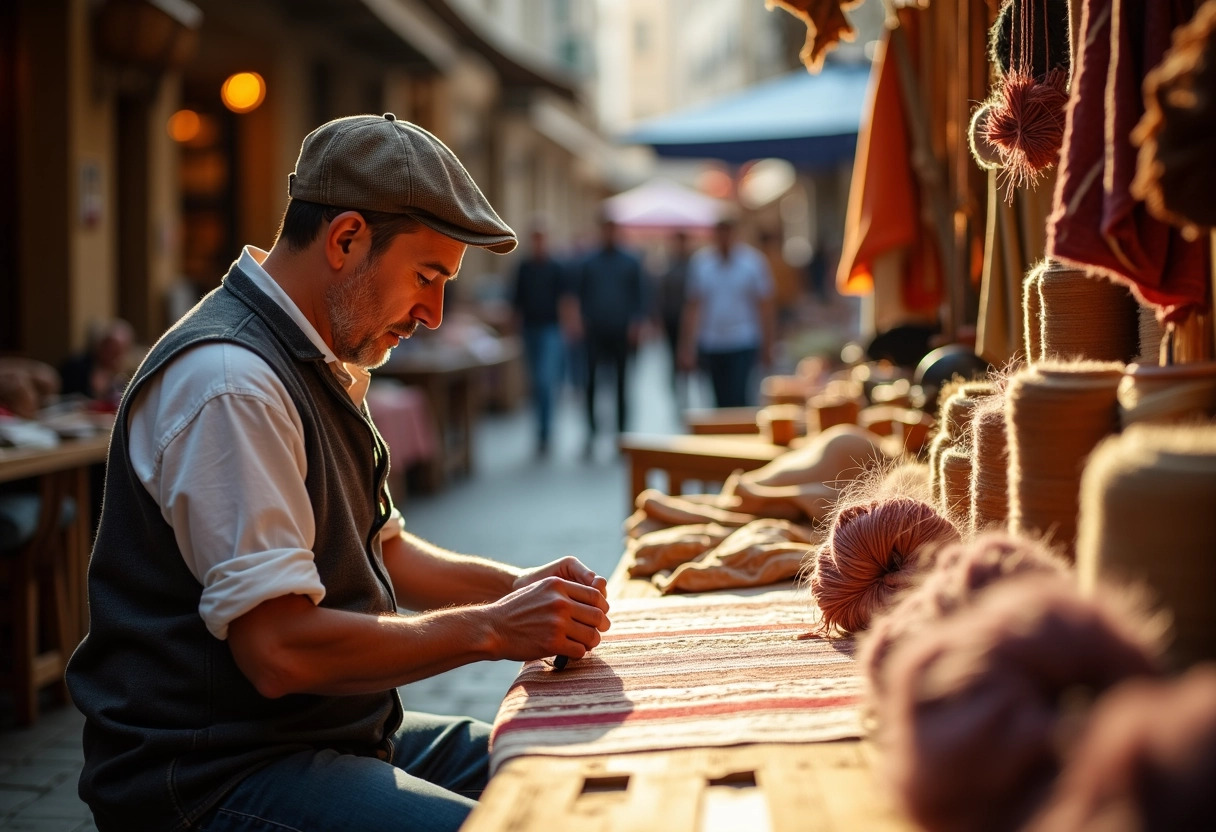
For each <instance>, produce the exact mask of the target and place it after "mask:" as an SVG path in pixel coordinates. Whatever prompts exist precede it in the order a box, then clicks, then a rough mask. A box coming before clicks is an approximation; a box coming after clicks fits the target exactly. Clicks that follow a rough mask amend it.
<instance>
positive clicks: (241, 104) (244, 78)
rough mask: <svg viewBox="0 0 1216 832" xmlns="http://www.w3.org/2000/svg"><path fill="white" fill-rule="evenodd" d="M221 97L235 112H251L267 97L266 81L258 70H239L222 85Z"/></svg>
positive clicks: (225, 104) (226, 105)
mask: <svg viewBox="0 0 1216 832" xmlns="http://www.w3.org/2000/svg"><path fill="white" fill-rule="evenodd" d="M220 98H222V99H223V101H224V106H225V107H227V108H228V109H229V110H232V112H234V113H251V112H253V111H254V110H256V109H257V108H258V107H259V106H261V104H262V101H263V100H265V98H266V81H265V80H263V78H262V76H261V75H258V74H257V73H256V72H237V73H235V74H233V75H229V76H228V79H227V80H226V81H224V85H223V86H222V87H220Z"/></svg>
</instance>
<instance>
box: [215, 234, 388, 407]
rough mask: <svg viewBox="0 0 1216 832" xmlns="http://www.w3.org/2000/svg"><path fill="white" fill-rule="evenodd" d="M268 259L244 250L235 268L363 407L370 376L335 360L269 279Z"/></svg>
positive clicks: (255, 249) (249, 248)
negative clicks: (296, 330)
mask: <svg viewBox="0 0 1216 832" xmlns="http://www.w3.org/2000/svg"><path fill="white" fill-rule="evenodd" d="M267 256H268V253H267V252H265V251H263V250H262V249H260V248H258V247H257V246H245V248H244V249H242V250H241V257H240V260H239V261H238V264H237V265H239V266H240V268H241V270H242V271H243V272H245V274H246V275H248V276H249V279H250V280H252V281H253V284H254V285H255V286H257V287H258V288H259V289H260V290H262V292H263V293H264V294H265V295H266V296H267V297H268V298H270V299H271V300H272V301H274V302H275V303H276V304H278V306H279V307H280V308H281V309H282V310H283V311H284V312H286V313H287V315H288V316H289V317H290V318H291V321H292V323H294V324H295V325H296V326H298V327H299V328H300V331H301V332H303V333H304V335H305V336H306V337H307V338H308V340H309V341H310V342H311V343H312V345H313V346H314V347H316V348H317V349H318V350H319V351H320V353H321V355H323V356H324V357H325V363H326V364H328V365H329V368H330V370H332V371H333V373H334V375H335V376H336V377H337V379H338V381H339V382H340V383H341V384H342V386H343V387H344V388H345V389H346V392H347V393H348V394H349V395H350V397H351V400H352V401H354V402H355V404H357V405H362V403H363V400H364V397H365V395H366V394H367V386H368V384H369V383H370V381H371V374H370V373H369V372H368V371H367V370H365V369H363V368H362V367H359V366H356V365H354V364H347V363H345V362H343V361H339V360H338V357H337V356H336V355H334V351H333V350H331V349H330V348H329V344H326V343H325V339H323V338H322V337H321V333H319V332H317V328H316V327H314V326H313V325H312V322H311V321H309V320H308V318H306V317H305V316H304V313H303V312H301V311H300V307H298V306H296V304H295V301H293V300H292V299H291V296H290V295H288V294H287V292H285V291H283V287H282V286H280V285H279V284H278V282H277V281H276V280H275V279H274V278H273V277H271V276H270V273H269V272H267V271H266V270H265V269H264V268H262V263H263V262H264V261H265V260H266V257H267Z"/></svg>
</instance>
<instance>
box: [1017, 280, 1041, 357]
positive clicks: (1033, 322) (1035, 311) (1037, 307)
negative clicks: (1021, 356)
mask: <svg viewBox="0 0 1216 832" xmlns="http://www.w3.org/2000/svg"><path fill="white" fill-rule="evenodd" d="M1043 267H1044V264H1042V263H1040V264H1039V265H1037V266H1035V267H1034V268H1032V269H1031V270H1030V271H1029V272H1027V274H1026V280H1025V281H1024V282H1023V283H1022V338H1023V340H1025V342H1026V363H1027V364H1032V365H1033V364H1035V363H1037V362H1039V361H1042V360H1043V309H1042V306H1043V296H1042V294H1041V293H1040V292H1039V284H1040V282H1041V281H1042V270H1043Z"/></svg>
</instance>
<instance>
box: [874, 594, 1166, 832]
mask: <svg viewBox="0 0 1216 832" xmlns="http://www.w3.org/2000/svg"><path fill="white" fill-rule="evenodd" d="M1155 635H1156V634H1155V633H1153V632H1152V631H1151V628H1148V627H1147V626H1145V625H1144V624H1142V622H1140V621H1139V620H1138V619H1137V616H1136V614H1135V610H1134V608H1131V607H1130V606H1127V608H1125V605H1124V604H1123V603H1121V598H1120V597H1119V596H1117V595H1114V594H1103V595H1100V596H1097V597H1094V598H1082V597H1080V595H1079V594H1078V592H1077V590H1076V588H1075V586H1073V585H1072V583H1071V582H1069V581H1067V580H1064V579H1061V578H1060V577H1058V576H1042V575H1026V576H1019V577H1017V578H1010V579H1008V580H1004V581H1000V582H999V583H997V584H996V585H995V586H992V587H991V588H990V589H988V590H987V591H986V592H984V593H983V594H982V595H981V597H980V598H979V599H978V600H977V601H976V603H975V605H974V606H972V607H970V608H968V609H964V610H962V611H960V612H958V613H956V614H955V615H952V616H949V617H948V618H945V619H943V620H942V621H940V622H937V623H935V624H933V625H931V626H929V627H926V628H925V629H924V630H922V631H921V632H919V633H918V634H917V636H916V638H915V639H910V640H908V641H907V643H906V645H903V646H901V647H900V649H899V650H898V651H897V652H896V653H895V655H894V656H893V657H892V660H891V665H890V671H889V672H890V675H889V685H888V686H887V687H886V689H885V691H884V694H883V696H882V697H881V698H880V700H879V702H878V719H879V731H880V733H879V740H880V742H881V743H882V745H883V747H884V749H885V750H886V752H887V753H886V760H885V762H886V769H887V773H888V775H889V777H890V779H891V782H892V784H893V785H894V787H895V792H896V794H897V795H898V797H899V798H900V801H901V802H902V804H903V805H904V807H905V808H906V809H907V811H908V813H909V814H910V815H911V816H912V818H913V819H914V820H915V821H916V822H918V823H919V824H920V825H921V826H922V827H923V828H924V829H927V830H930V832H947V830H948V832H970V830H975V831H976V832H981V830H982V832H1007V831H1008V832H1012V830H1015V829H1020V828H1021V827H1022V825H1023V824H1024V823H1025V822H1026V821H1027V820H1028V819H1029V818H1030V817H1031V816H1032V815H1033V814H1034V813H1035V811H1036V810H1037V809H1038V807H1039V806H1040V805H1041V804H1042V802H1043V801H1044V799H1045V798H1046V796H1047V795H1048V793H1049V789H1050V788H1051V785H1052V782H1053V781H1054V779H1055V777H1056V775H1057V773H1058V772H1059V770H1060V768H1061V761H1062V756H1063V753H1062V749H1060V747H1059V744H1060V741H1061V738H1062V734H1063V731H1062V729H1063V727H1064V726H1065V724H1066V722H1067V721H1068V719H1069V717H1070V715H1071V711H1070V703H1072V702H1076V701H1077V700H1079V699H1081V700H1083V699H1084V697H1086V696H1088V695H1096V694H1099V693H1101V692H1102V691H1104V690H1106V689H1108V688H1110V687H1111V686H1113V685H1114V684H1116V683H1118V682H1120V681H1122V680H1124V679H1127V678H1130V677H1133V676H1139V675H1150V674H1154V673H1156V672H1157V671H1158V665H1159V662H1158V652H1159V647H1158V644H1157V641H1156V637H1155Z"/></svg>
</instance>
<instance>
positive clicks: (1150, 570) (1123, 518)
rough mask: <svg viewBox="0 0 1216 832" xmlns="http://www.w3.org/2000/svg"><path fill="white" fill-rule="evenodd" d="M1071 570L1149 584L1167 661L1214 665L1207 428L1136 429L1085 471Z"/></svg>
mask: <svg viewBox="0 0 1216 832" xmlns="http://www.w3.org/2000/svg"><path fill="white" fill-rule="evenodd" d="M1082 486H1083V487H1082V511H1081V532H1080V535H1079V538H1078V542H1077V572H1078V575H1079V578H1080V581H1081V587H1082V590H1083V591H1086V592H1093V591H1094V587H1095V586H1096V585H1097V583H1098V581H1099V580H1100V579H1102V578H1117V579H1126V578H1131V579H1133V580H1137V581H1143V582H1145V583H1147V584H1148V587H1149V589H1150V591H1151V592H1152V593H1153V594H1154V596H1155V597H1156V600H1158V601H1159V602H1160V603H1161V604H1162V606H1164V607H1165V608H1166V609H1167V610H1169V611H1170V613H1171V614H1172V615H1173V621H1174V623H1173V629H1174V641H1173V644H1172V645H1171V647H1170V653H1169V656H1170V660H1171V663H1172V664H1174V665H1176V666H1187V665H1189V664H1191V663H1193V662H1196V661H1199V660H1202V659H1216V510H1214V509H1216V425H1207V426H1202V427H1188V428H1179V427H1163V426H1156V425H1135V426H1133V427H1131V428H1129V429H1128V430H1127V431H1126V432H1125V433H1123V434H1122V435H1120V436H1117V437H1113V438H1111V439H1109V440H1107V441H1106V442H1104V443H1103V444H1102V445H1101V447H1099V448H1098V450H1097V451H1095V452H1094V455H1093V457H1092V458H1091V459H1090V462H1089V464H1088V465H1087V466H1086V468H1085V476H1084V479H1083V484H1082Z"/></svg>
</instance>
